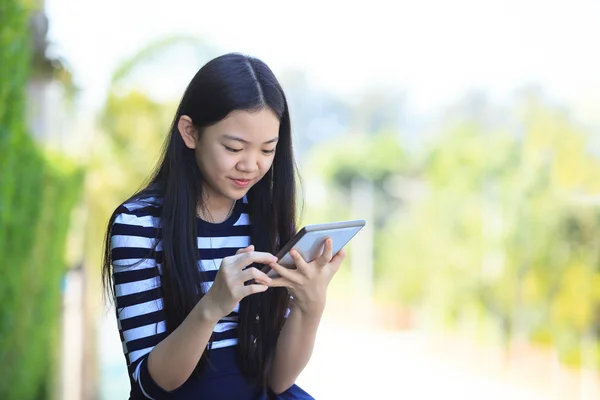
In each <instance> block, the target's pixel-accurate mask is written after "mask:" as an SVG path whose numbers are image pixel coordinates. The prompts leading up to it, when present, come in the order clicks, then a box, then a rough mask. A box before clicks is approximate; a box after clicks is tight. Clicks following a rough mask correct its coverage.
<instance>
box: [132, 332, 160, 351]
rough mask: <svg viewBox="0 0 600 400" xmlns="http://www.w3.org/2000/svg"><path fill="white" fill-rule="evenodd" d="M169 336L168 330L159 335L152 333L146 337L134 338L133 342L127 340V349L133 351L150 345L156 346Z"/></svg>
mask: <svg viewBox="0 0 600 400" xmlns="http://www.w3.org/2000/svg"><path fill="white" fill-rule="evenodd" d="M167 336H168V334H167V332H163V333H159V334H158V335H152V336H148V337H145V338H141V339H136V340H132V341H131V342H127V351H128V352H129V353H133V352H134V351H137V350H143V349H147V348H148V347H154V346H156V345H157V344H159V343H160V342H161V341H162V340H163V339H164V338H166V337H167Z"/></svg>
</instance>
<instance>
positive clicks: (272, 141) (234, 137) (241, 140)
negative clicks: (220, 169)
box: [223, 135, 279, 144]
mask: <svg viewBox="0 0 600 400" xmlns="http://www.w3.org/2000/svg"><path fill="white" fill-rule="evenodd" d="M223 137H224V138H225V139H228V140H235V141H237V142H242V143H244V144H248V141H247V140H244V139H242V138H241V137H239V136H233V135H223ZM278 140H279V137H274V138H273V139H271V140H267V141H266V142H264V143H263V144H269V143H275V142H277V141H278Z"/></svg>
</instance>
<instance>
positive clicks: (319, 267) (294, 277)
mask: <svg viewBox="0 0 600 400" xmlns="http://www.w3.org/2000/svg"><path fill="white" fill-rule="evenodd" d="M332 253H333V241H332V240H331V239H326V240H325V246H324V248H323V253H322V254H321V255H320V256H319V257H317V259H315V260H314V261H312V262H310V263H307V262H306V261H305V260H304V259H303V258H302V256H301V255H300V253H298V252H297V251H296V250H291V251H290V256H291V257H292V259H293V260H294V264H295V265H296V269H288V268H285V267H283V266H281V265H279V264H277V263H271V264H269V266H270V267H271V268H272V269H273V270H275V272H277V273H278V274H279V275H280V277H279V278H275V279H273V280H272V281H271V284H270V285H269V286H271V287H286V288H288V289H289V290H290V292H291V293H292V295H293V296H294V305H295V306H297V307H298V308H300V310H302V311H303V312H304V313H310V314H313V313H319V315H320V313H322V312H323V310H324V308H325V299H326V296H327V287H328V286H329V283H330V282H331V279H332V278H333V276H334V275H335V273H336V272H337V271H338V270H339V269H340V265H341V264H342V261H344V258H345V257H346V252H345V251H344V250H343V249H342V250H340V251H339V252H338V253H337V254H336V255H335V256H333V254H332Z"/></svg>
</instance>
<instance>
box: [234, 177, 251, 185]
mask: <svg viewBox="0 0 600 400" xmlns="http://www.w3.org/2000/svg"><path fill="white" fill-rule="evenodd" d="M231 180H232V181H233V183H235V184H236V185H237V186H239V187H247V186H248V185H249V184H250V181H251V179H235V178H231Z"/></svg>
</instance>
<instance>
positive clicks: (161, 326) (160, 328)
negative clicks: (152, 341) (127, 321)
mask: <svg viewBox="0 0 600 400" xmlns="http://www.w3.org/2000/svg"><path fill="white" fill-rule="evenodd" d="M166 330H167V323H166V322H165V321H160V322H159V323H158V324H150V325H144V326H140V327H139V328H133V329H129V330H126V331H123V338H124V339H125V342H126V343H128V342H131V341H132V340H137V339H141V338H145V337H149V336H154V335H158V334H161V333H163V332H165V331H166Z"/></svg>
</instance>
